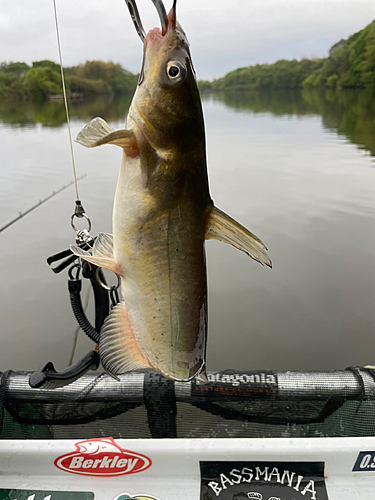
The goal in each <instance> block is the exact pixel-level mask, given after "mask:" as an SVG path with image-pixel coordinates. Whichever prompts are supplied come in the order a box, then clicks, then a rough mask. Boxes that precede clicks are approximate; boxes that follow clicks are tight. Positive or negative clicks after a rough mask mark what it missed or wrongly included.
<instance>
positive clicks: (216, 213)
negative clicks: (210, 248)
mask: <svg viewBox="0 0 375 500" xmlns="http://www.w3.org/2000/svg"><path fill="white" fill-rule="evenodd" d="M206 240H219V241H222V242H223V243H229V244H230V245H233V246H234V247H236V248H238V249H239V250H242V251H243V252H245V253H247V255H248V256H249V257H251V258H252V259H254V260H256V261H258V262H260V263H261V264H262V265H264V264H265V265H266V266H269V267H272V263H271V260H270V258H269V257H268V255H267V254H266V252H265V250H267V248H266V247H265V245H264V244H263V243H262V241H261V240H260V239H259V238H258V237H257V236H255V234H253V233H251V232H250V231H248V230H247V229H246V228H245V227H243V226H241V224H239V223H238V222H237V221H235V220H234V219H232V217H229V215H227V214H226V213H224V212H222V211H221V210H219V209H218V208H216V207H214V208H213V209H212V211H211V212H210V215H209V217H208V221H207V227H206Z"/></svg>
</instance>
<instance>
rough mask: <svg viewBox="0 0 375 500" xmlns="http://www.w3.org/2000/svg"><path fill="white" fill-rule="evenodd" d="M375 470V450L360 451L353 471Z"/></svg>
mask: <svg viewBox="0 0 375 500" xmlns="http://www.w3.org/2000/svg"><path fill="white" fill-rule="evenodd" d="M354 471H357V472H365V471H366V472H375V451H360V452H359V455H358V458H357V461H356V463H355V465H354V467H353V472H354Z"/></svg>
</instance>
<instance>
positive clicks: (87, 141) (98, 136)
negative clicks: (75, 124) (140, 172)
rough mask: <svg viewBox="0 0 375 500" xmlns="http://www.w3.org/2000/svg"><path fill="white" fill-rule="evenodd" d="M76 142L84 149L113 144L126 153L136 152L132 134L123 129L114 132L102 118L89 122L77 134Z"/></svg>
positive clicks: (136, 148)
mask: <svg viewBox="0 0 375 500" xmlns="http://www.w3.org/2000/svg"><path fill="white" fill-rule="evenodd" d="M76 142H79V143H80V144H82V146H85V147H86V148H94V147H96V146H102V145H103V144H115V145H116V146H120V147H121V148H123V149H124V150H125V151H126V152H131V153H134V151H137V150H138V147H137V143H136V140H135V137H134V133H133V132H132V131H131V130H127V129H123V130H116V131H114V130H113V129H112V128H111V127H110V126H109V125H108V123H107V122H106V121H105V120H103V118H100V117H96V118H94V119H93V120H91V122H90V123H88V124H87V125H86V126H85V127H84V128H83V129H82V130H81V132H80V133H79V134H78V136H77V139H76Z"/></svg>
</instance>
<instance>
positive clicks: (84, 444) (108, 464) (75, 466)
mask: <svg viewBox="0 0 375 500" xmlns="http://www.w3.org/2000/svg"><path fill="white" fill-rule="evenodd" d="M75 447H76V451H74V452H72V453H68V454H66V455H62V456H61V457H58V458H56V460H55V462H54V464H55V466H56V467H57V468H59V469H61V470H63V471H65V472H71V473H72V474H81V475H84V476H104V477H105V476H121V475H123V474H136V473H137V472H142V471H144V470H146V469H148V468H149V467H150V466H151V460H150V459H149V458H147V457H145V456H144V455H140V454H139V453H134V452H133V451H129V450H123V449H122V448H120V447H119V446H118V445H117V444H116V443H115V442H114V440H113V439H112V438H111V437H108V438H100V439H99V438H98V439H87V440H86V441H80V442H79V443H75Z"/></svg>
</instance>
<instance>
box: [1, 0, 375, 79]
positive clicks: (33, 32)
mask: <svg viewBox="0 0 375 500" xmlns="http://www.w3.org/2000/svg"><path fill="white" fill-rule="evenodd" d="M137 3H138V5H139V9H140V11H141V15H142V19H143V22H144V25H145V27H146V29H150V28H151V27H153V26H155V25H158V18H157V14H156V11H155V9H154V7H153V5H152V4H151V1H150V0H138V1H137ZM165 3H166V4H167V2H165ZM170 3H171V2H170ZM57 7H58V14H59V24H60V35H61V41H62V49H63V60H64V64H65V65H67V66H69V65H74V64H78V63H79V62H84V61H86V60H90V59H102V60H105V61H109V60H112V61H114V62H120V63H121V64H122V65H123V66H124V67H126V68H128V69H129V70H131V71H133V72H137V71H139V68H140V64H141V55H142V46H141V43H140V40H139V39H138V37H137V35H136V33H135V30H134V28H133V25H132V23H131V20H130V16H129V14H128V12H127V8H126V6H125V2H124V1H123V0H90V2H88V1H86V2H83V1H82V0H64V1H62V0H60V1H59V0H57ZM178 18H179V20H180V22H181V24H182V25H183V27H184V29H185V31H186V32H187V35H188V37H189V40H190V43H191V48H192V54H193V59H194V64H195V68H196V71H197V75H198V78H200V79H203V78H208V79H211V78H214V77H219V76H223V75H224V74H225V73H226V72H228V71H230V70H233V69H235V68H237V67H240V66H248V65H250V64H256V63H271V62H274V61H276V60H278V59H281V58H286V59H292V58H297V59H300V58H302V57H323V56H325V55H327V52H328V49H329V47H330V46H332V45H333V44H334V43H335V42H336V41H338V40H340V39H341V38H346V37H348V36H349V35H350V34H352V33H354V32H356V31H358V30H360V29H362V28H364V27H365V26H366V25H367V24H368V23H369V22H371V21H372V20H373V19H374V18H375V2H374V1H373V0H250V1H249V0H246V1H245V0H242V1H240V0H232V1H231V2H228V1H223V0H204V1H202V0H179V1H178ZM0 48H1V55H0V60H1V61H16V60H17V61H26V62H29V63H31V62H32V61H36V60H40V59H52V60H54V61H57V58H58V55H57V45H56V33H55V26H54V16H53V3H52V0H38V1H36V2H30V0H17V1H14V2H8V1H5V0H0Z"/></svg>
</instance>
